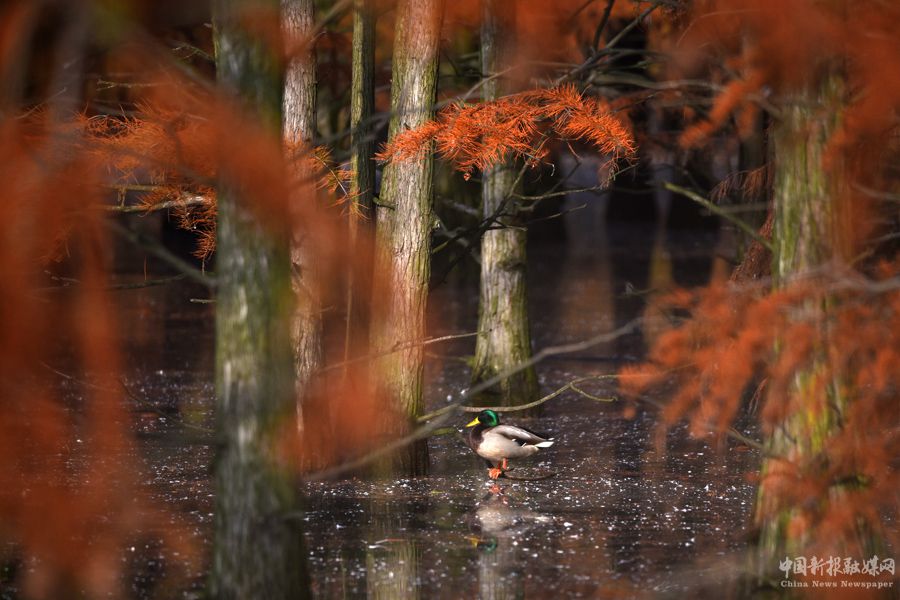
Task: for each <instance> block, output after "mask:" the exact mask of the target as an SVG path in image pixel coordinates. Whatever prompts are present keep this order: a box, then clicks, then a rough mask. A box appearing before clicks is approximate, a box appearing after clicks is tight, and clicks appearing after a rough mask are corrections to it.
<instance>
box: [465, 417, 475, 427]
mask: <svg viewBox="0 0 900 600" xmlns="http://www.w3.org/2000/svg"><path fill="white" fill-rule="evenodd" d="M476 425H478V417H475V418H474V419H472V422H471V423H469V424H468V425H466V427H475V426H476Z"/></svg>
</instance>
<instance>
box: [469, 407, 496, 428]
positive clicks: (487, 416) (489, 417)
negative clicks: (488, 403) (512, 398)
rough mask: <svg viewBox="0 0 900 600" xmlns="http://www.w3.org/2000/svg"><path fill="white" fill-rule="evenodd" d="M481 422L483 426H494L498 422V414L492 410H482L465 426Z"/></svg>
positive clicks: (473, 425) (472, 425)
mask: <svg viewBox="0 0 900 600" xmlns="http://www.w3.org/2000/svg"><path fill="white" fill-rule="evenodd" d="M479 423H481V424H482V425H484V426H485V427H496V426H497V425H499V424H500V415H498V414H497V413H495V412H494V411H492V410H483V411H481V412H480V413H478V416H477V417H475V418H474V419H472V422H471V423H469V424H468V425H466V427H475V426H476V425H478V424H479Z"/></svg>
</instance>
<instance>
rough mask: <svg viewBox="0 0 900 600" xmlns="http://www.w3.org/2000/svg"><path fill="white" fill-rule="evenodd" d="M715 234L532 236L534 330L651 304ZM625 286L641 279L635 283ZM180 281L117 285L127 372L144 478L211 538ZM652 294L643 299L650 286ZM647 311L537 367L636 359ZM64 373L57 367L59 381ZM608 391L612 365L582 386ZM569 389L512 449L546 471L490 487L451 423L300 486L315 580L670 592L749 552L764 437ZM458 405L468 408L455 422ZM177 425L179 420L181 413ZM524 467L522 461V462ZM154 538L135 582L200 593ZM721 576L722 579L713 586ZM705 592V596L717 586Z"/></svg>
mask: <svg viewBox="0 0 900 600" xmlns="http://www.w3.org/2000/svg"><path fill="white" fill-rule="evenodd" d="M715 243H716V240H715V237H714V236H713V235H712V234H710V233H709V232H681V233H678V234H674V233H670V234H669V235H668V237H667V239H661V238H660V237H659V235H658V233H656V232H655V229H654V228H652V227H649V228H648V227H643V228H642V227H639V226H627V227H622V228H618V229H617V230H615V232H612V233H610V234H609V236H608V237H602V238H599V239H589V240H586V241H585V240H582V244H581V246H580V247H579V246H573V245H572V244H570V245H568V246H561V245H552V244H544V245H541V246H539V247H535V248H533V249H531V250H530V261H531V262H530V266H529V268H530V272H529V278H530V287H531V314H532V316H533V334H534V344H535V347H536V348H541V347H545V346H548V345H555V344H560V343H566V342H573V341H580V340H584V339H587V338H589V337H591V336H593V335H596V334H598V333H602V332H604V331H609V330H612V329H615V328H616V327H618V326H621V325H623V324H624V323H627V322H628V321H630V320H631V319H634V318H635V317H637V316H641V315H642V314H643V315H648V314H649V311H651V310H652V309H651V308H647V306H648V302H647V298H648V296H647V295H646V294H642V293H640V291H641V290H646V289H648V288H664V287H666V286H667V285H671V284H672V283H677V284H680V285H696V284H700V283H703V282H704V281H705V280H706V279H707V277H708V275H709V272H710V265H711V262H712V259H711V256H712V255H713V250H714V245H715ZM626 290H637V293H632V294H626ZM199 293H200V292H199V291H198V290H197V289H195V288H193V287H191V286H190V285H187V284H176V285H170V286H162V287H157V288H146V289H143V290H135V291H126V292H121V294H122V295H121V296H119V298H120V300H121V303H122V306H123V307H126V308H124V309H123V310H125V313H126V314H125V319H127V322H129V323H132V324H133V325H132V326H131V329H130V330H129V332H128V338H127V345H126V356H125V364H126V365H127V367H128V371H127V372H126V375H125V378H124V383H125V384H126V386H127V388H128V389H129V390H130V392H129V397H130V401H131V402H133V403H134V415H135V419H134V423H135V429H136V432H137V435H138V439H139V444H138V450H137V451H138V452H140V454H141V460H142V461H143V463H144V464H145V466H146V474H147V486H148V488H149V489H150V490H151V491H152V493H153V496H154V498H155V499H156V500H157V501H158V502H159V503H160V504H162V505H163V506H165V507H166V508H167V509H168V510H170V511H172V512H174V513H177V514H179V515H181V517H182V518H183V519H184V521H185V522H186V523H187V524H188V527H189V530H190V531H191V532H192V533H193V536H194V537H195V539H196V540H197V541H198V542H199V544H200V546H201V549H202V551H204V552H206V553H207V554H208V551H209V547H210V544H211V539H210V535H211V527H212V510H213V493H214V492H213V489H212V486H211V481H210V473H211V463H212V458H213V448H212V436H211V435H210V433H209V432H208V428H211V426H212V423H213V417H212V414H211V413H212V406H213V385H212V375H213V362H214V361H213V355H212V348H213V320H212V319H213V308H212V306H211V305H209V304H200V303H192V302H190V298H191V297H192V296H194V295H197V294H199ZM650 304H651V305H652V303H650ZM430 312H431V316H430V331H429V335H432V336H438V335H445V334H448V333H458V332H467V331H472V330H474V328H475V324H476V319H477V290H476V288H475V287H474V285H465V284H457V285H452V284H445V285H444V286H443V287H441V288H439V289H438V290H437V291H436V292H435V294H434V299H433V302H432V305H431V310H430ZM652 335H654V331H653V328H652V327H647V328H645V330H644V331H642V332H635V333H634V334H631V335H628V336H625V337H623V338H620V339H618V340H616V341H614V342H610V343H606V344H603V345H598V346H596V347H594V348H591V349H590V350H587V351H584V352H579V353H578V354H575V355H569V356H559V357H554V358H552V359H550V360H547V361H545V362H543V363H541V364H540V365H539V366H538V372H539V375H540V379H541V386H542V390H543V391H544V392H545V393H546V392H549V391H553V390H555V389H557V388H559V387H560V386H562V385H565V384H566V383H568V382H569V381H571V380H572V379H574V378H576V377H581V376H586V375H595V374H607V373H612V372H615V370H616V369H617V368H618V367H620V366H621V365H622V364H624V363H627V362H630V361H635V360H637V359H639V358H640V356H641V355H642V353H643V350H644V348H645V344H646V339H645V338H646V337H647V336H652ZM472 347H473V343H472V342H471V341H470V340H462V341H456V342H453V343H450V344H447V345H443V346H431V347H430V348H429V350H430V352H431V354H430V358H429V363H428V366H427V372H426V379H427V386H428V388H427V390H428V391H427V402H428V408H429V409H434V408H439V407H440V406H442V405H444V404H446V403H447V402H448V401H449V398H450V397H451V396H452V395H453V394H455V393H457V392H458V391H459V390H460V389H461V388H464V387H465V386H466V385H468V379H467V377H468V375H467V374H468V370H467V367H466V366H465V365H464V364H463V363H462V362H461V361H459V360H457V357H459V356H462V355H465V354H470V353H471V352H472ZM62 385H65V382H64V381H63V382H62ZM584 389H585V391H587V392H588V393H590V394H591V395H593V396H595V397H597V398H609V397H614V396H615V394H616V390H615V389H614V387H613V386H611V385H610V384H608V383H603V382H600V383H597V384H593V385H586V386H585V388H584ZM630 416H631V418H625V417H624V416H623V404H622V403H621V402H602V401H598V400H594V399H589V398H585V397H582V396H578V395H577V394H574V393H571V392H567V393H566V394H563V395H561V396H559V397H558V398H556V399H554V400H551V401H550V402H548V403H546V404H545V405H544V411H543V415H542V416H541V417H540V418H537V419H528V420H520V419H516V418H515V416H512V415H509V416H507V417H506V418H505V420H507V421H510V422H516V421H519V422H522V423H523V424H525V425H526V426H528V427H531V428H533V429H536V430H539V431H546V432H548V433H550V434H551V435H553V436H554V437H555V438H556V444H555V445H554V446H553V447H552V448H550V449H547V450H543V451H541V453H540V454H539V455H538V456H536V457H534V458H533V459H531V460H529V461H522V463H521V465H520V466H521V467H522V468H526V467H527V468H536V469H544V470H552V471H555V472H556V473H557V474H556V476H555V477H553V478H551V479H547V480H543V481H503V480H501V481H500V483H499V484H498V486H497V487H495V488H493V489H492V486H491V484H490V483H489V482H488V481H487V477H486V470H485V468H484V465H483V462H482V461H481V460H479V459H478V458H477V457H475V456H474V455H473V454H472V452H471V451H470V450H469V449H468V448H467V447H466V445H465V443H464V441H463V438H462V436H460V435H442V436H438V437H434V438H431V440H430V441H429V449H430V455H431V466H432V471H431V474H430V476H429V477H427V478H422V479H414V480H382V481H360V480H344V481H333V482H321V483H309V484H306V485H305V486H304V490H303V492H304V494H305V496H306V512H305V514H304V515H303V516H302V519H303V520H304V527H305V531H306V534H305V535H306V547H307V551H308V558H309V567H310V572H311V577H312V587H313V590H314V593H315V595H316V596H317V597H321V598H345V597H346V598H362V597H367V596H368V597H373V598H414V597H419V598H477V597H481V598H516V597H538V596H540V595H542V594H550V595H551V596H552V597H556V598H562V597H591V598H593V597H609V596H612V597H631V596H636V595H645V596H649V597H656V596H667V595H672V596H680V595H683V594H684V593H685V592H687V591H688V590H691V591H692V592H697V590H698V589H699V586H701V585H702V581H703V580H704V577H705V575H704V574H705V573H713V574H712V575H709V576H710V577H711V578H713V579H714V578H717V577H718V578H721V577H722V574H721V572H719V573H718V574H714V572H715V571H716V570H717V569H719V570H720V571H721V569H722V565H730V566H727V567H726V570H728V571H729V572H731V571H734V569H735V567H734V565H740V564H741V561H742V559H741V558H740V557H741V556H742V551H743V550H744V549H745V547H746V543H747V542H746V539H747V531H746V529H747V523H748V520H749V515H750V510H751V506H752V501H753V493H754V488H753V486H752V485H751V484H750V483H748V479H747V474H748V473H749V472H751V471H752V470H753V469H754V468H755V465H756V464H757V462H758V456H757V454H756V452H755V451H753V450H751V449H750V448H748V447H746V446H743V445H741V444H739V443H735V442H733V441H730V440H729V441H725V442H722V445H721V446H720V447H718V448H711V447H709V446H707V445H705V444H702V443H698V442H695V441H692V440H690V439H688V438H687V435H686V434H685V433H684V431H683V430H681V429H675V430H674V431H672V432H670V433H669V434H668V436H667V437H666V439H665V440H663V441H662V443H661V444H658V443H655V440H656V437H655V436H656V429H655V426H656V417H655V413H654V411H652V410H648V409H645V407H642V406H638V407H637V411H636V413H635V414H634V415H630ZM466 420H468V419H464V418H463V416H461V417H460V420H459V421H460V422H459V423H458V427H459V429H462V426H463V424H464V423H465V421H466ZM185 424H187V425H185ZM513 466H516V465H513ZM157 554H159V551H158V549H156V548H155V547H153V546H152V545H144V546H143V547H139V548H137V549H135V548H132V549H130V552H129V553H128V555H127V556H126V557H125V558H124V559H123V560H124V561H125V562H126V563H127V564H128V565H129V567H128V575H127V576H128V578H129V581H128V585H129V587H130V589H131V590H132V591H133V593H134V595H135V596H138V597H142V596H145V597H173V596H174V597H188V598H190V597H200V596H201V595H202V586H203V584H204V577H205V573H204V570H205V565H203V564H201V565H199V566H198V567H197V568H196V569H195V571H194V572H191V573H189V574H188V583H185V581H184V580H182V581H181V582H179V583H178V584H174V583H172V582H171V581H168V579H169V578H167V577H163V576H162V575H164V574H165V573H167V572H168V571H169V570H170V569H169V566H171V565H170V564H169V565H168V566H167V563H171V561H173V560H177V558H176V557H173V556H171V555H168V556H166V557H165V558H164V557H163V556H162V555H161V554H160V555H157ZM719 593H721V590H720V591H719ZM716 595H717V594H715V593H713V594H711V596H716Z"/></svg>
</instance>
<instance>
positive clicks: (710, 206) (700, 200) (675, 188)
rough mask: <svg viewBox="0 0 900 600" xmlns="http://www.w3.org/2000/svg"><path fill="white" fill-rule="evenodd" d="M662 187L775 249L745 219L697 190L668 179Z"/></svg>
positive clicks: (764, 245)
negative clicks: (724, 208) (726, 209)
mask: <svg viewBox="0 0 900 600" xmlns="http://www.w3.org/2000/svg"><path fill="white" fill-rule="evenodd" d="M663 187H664V188H666V189H667V190H669V191H671V192H675V193H676V194H681V195H682V196H684V197H686V198H690V199H691V200H693V201H694V202H696V203H697V204H699V205H701V206H703V207H704V208H706V210H708V211H709V212H711V213H713V214H716V215H718V216H720V217H722V218H723V219H725V220H727V221H730V222H732V223H734V224H735V225H736V226H737V227H738V228H739V229H740V230H741V231H743V232H744V233H746V234H747V235H749V236H750V237H751V238H753V239H754V240H756V241H757V242H759V243H760V244H761V245H762V246H763V248H766V249H767V250H769V251H770V252H774V251H775V247H774V246H773V245H772V242H770V241H769V240H767V239H766V238H764V237H763V236H761V235H760V234H759V232H758V231H756V229H754V228H753V227H751V226H750V225H748V224H747V223H746V222H745V221H743V220H741V219H739V218H737V217H735V216H734V215H733V214H731V213H730V212H728V211H725V210H722V209H721V208H719V207H718V206H716V205H715V204H714V203H713V202H710V201H709V200H707V199H706V198H704V197H703V196H701V195H700V194H698V193H697V192H694V191H693V190H689V189H687V188H683V187H681V186H680V185H675V184H674V183H670V182H668V181H666V182H664V183H663Z"/></svg>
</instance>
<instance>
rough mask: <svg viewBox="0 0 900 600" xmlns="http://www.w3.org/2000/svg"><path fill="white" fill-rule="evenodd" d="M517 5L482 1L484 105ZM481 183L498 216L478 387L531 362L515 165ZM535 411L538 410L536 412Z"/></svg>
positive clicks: (517, 379)
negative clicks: (516, 200)
mask: <svg viewBox="0 0 900 600" xmlns="http://www.w3.org/2000/svg"><path fill="white" fill-rule="evenodd" d="M515 4H516V0H483V11H482V13H483V14H482V26H481V70H482V76H483V77H487V78H489V79H488V80H487V81H485V83H484V86H483V90H484V99H485V100H486V101H491V100H496V99H497V98H499V97H501V96H503V95H504V94H507V93H509V92H510V91H511V90H510V84H509V77H508V75H507V76H504V75H502V72H503V71H504V69H508V68H509V67H510V66H511V65H512V64H513V57H514V52H515V48H514V43H513V41H514V40H513V38H514V32H515V17H516V13H515ZM482 177H483V182H482V215H483V218H485V219H489V218H492V217H493V215H495V214H496V213H498V212H499V215H500V216H499V217H497V219H496V220H497V224H499V225H500V226H502V227H498V228H494V229H489V230H488V231H486V232H484V235H483V236H482V238H481V296H480V300H479V308H478V331H479V332H481V333H479V335H478V338H477V340H476V343H475V363H474V367H473V370H472V380H473V382H475V383H477V382H480V381H484V380H486V379H490V378H492V377H494V376H496V375H498V374H499V373H502V372H504V371H508V370H510V369H512V368H514V367H515V366H516V365H518V364H521V363H522V362H525V361H526V360H528V359H529V358H531V332H530V330H529V324H528V295H527V291H526V264H527V263H526V256H525V244H526V236H527V234H526V230H525V228H524V226H523V223H522V220H521V219H520V218H519V215H518V214H517V209H516V203H515V201H514V200H511V198H510V196H511V194H512V193H513V192H514V191H515V189H514V188H515V186H516V169H515V165H514V164H513V163H512V162H510V161H507V162H505V163H503V164H500V165H497V166H496V167H493V168H490V169H488V170H486V171H485V172H484V173H483V175H482ZM488 395H492V396H493V395H497V396H498V397H497V398H491V401H490V403H491V404H497V405H509V406H512V405H515V404H522V403H525V402H531V401H533V400H535V399H537V397H538V382H537V375H536V374H535V370H534V368H533V367H528V368H527V369H523V370H521V371H518V372H517V373H514V374H513V375H510V376H509V377H507V378H506V379H504V380H503V381H501V382H500V384H499V385H498V386H496V387H495V388H494V389H492V390H490V393H489V394H488ZM535 410H539V407H538V408H536V409H535Z"/></svg>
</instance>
